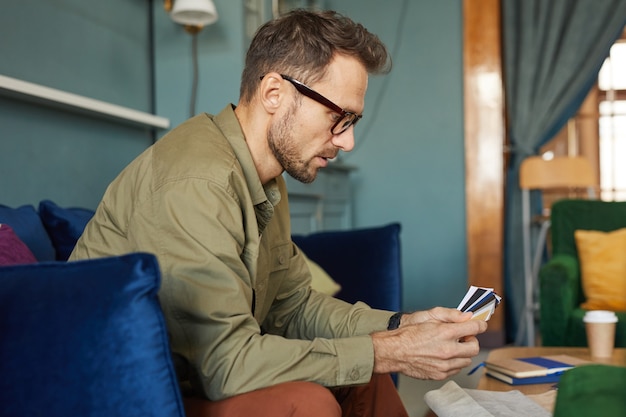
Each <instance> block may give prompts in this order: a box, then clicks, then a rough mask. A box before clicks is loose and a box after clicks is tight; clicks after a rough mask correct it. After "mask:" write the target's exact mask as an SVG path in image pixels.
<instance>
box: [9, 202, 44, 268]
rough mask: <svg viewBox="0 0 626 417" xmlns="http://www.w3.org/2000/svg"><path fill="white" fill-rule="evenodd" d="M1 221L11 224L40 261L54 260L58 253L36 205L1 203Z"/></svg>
mask: <svg viewBox="0 0 626 417" xmlns="http://www.w3.org/2000/svg"><path fill="white" fill-rule="evenodd" d="M0 223H5V224H8V225H9V226H11V228H12V229H13V231H14V232H15V234H16V235H17V236H18V237H19V238H20V240H21V241H22V242H24V243H25V244H26V246H28V248H29V249H30V250H31V252H32V253H33V255H35V258H37V260H38V261H40V262H45V261H54V260H55V258H56V253H55V250H54V246H52V242H51V241H50V238H49V237H48V234H47V233H46V229H45V228H44V226H43V224H42V223H41V219H40V218H39V214H37V210H35V207H33V206H31V205H25V206H21V207H18V208H11V207H7V206H3V205H0Z"/></svg>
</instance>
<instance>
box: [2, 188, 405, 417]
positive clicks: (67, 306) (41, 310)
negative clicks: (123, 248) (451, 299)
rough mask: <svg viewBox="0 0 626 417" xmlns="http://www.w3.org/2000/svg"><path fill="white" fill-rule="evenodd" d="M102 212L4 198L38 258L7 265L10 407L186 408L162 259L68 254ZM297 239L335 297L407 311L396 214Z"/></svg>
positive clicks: (94, 411) (115, 411) (76, 411)
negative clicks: (369, 224)
mask: <svg viewBox="0 0 626 417" xmlns="http://www.w3.org/2000/svg"><path fill="white" fill-rule="evenodd" d="M92 215H93V211H91V210H87V209H82V208H63V207H59V206H57V205H56V204H55V203H53V202H52V201H49V200H44V201H42V202H41V203H40V204H39V206H38V207H37V208H35V207H34V206H30V205H26V206H22V207H17V208H11V207H7V206H3V205H0V225H9V226H10V228H11V230H12V232H14V236H15V237H16V238H17V240H18V242H20V243H21V244H25V246H26V247H28V249H29V250H30V252H32V255H34V257H35V259H34V260H33V261H36V262H34V263H31V264H20V265H13V266H0V335H1V338H0V358H2V359H1V360H0V404H2V407H0V417H3V416H39V415H45V416H140V415H141V416H148V415H149V416H184V410H183V408H182V403H181V398H180V393H179V390H178V385H177V382H176V375H175V372H174V368H173V365H172V361H171V357H170V350H169V343H168V334H167V329H166V328H165V322H164V319H163V315H162V312H161V309H160V306H159V300H158V289H159V285H160V272H159V269H158V263H157V261H156V258H155V257H154V256H153V255H151V254H147V253H134V254H128V255H124V256H119V257H112V258H104V259H97V260H89V261H79V262H69V263H68V262H64V261H65V260H66V259H67V257H68V256H69V254H70V253H71V251H72V248H73V247H74V244H75V243H76V240H77V239H78V237H79V236H80V234H81V233H82V231H83V229H84V227H85V225H86V224H87V222H88V221H89V219H90V218H91V217H92ZM1 228H2V226H0V230H2V229H1ZM0 239H1V237H0ZM294 242H296V244H298V246H299V247H300V248H301V249H302V250H303V251H304V252H305V253H306V254H307V255H308V256H309V258H310V259H312V260H314V261H315V262H317V263H318V264H319V265H320V266H321V267H322V268H323V269H324V270H326V271H327V272H328V273H329V274H330V276H332V278H333V279H334V280H336V281H337V282H338V283H339V284H340V286H341V291H340V292H339V293H338V294H337V295H336V296H337V297H339V298H342V299H345V300H347V301H350V302H353V301H357V300H360V301H365V302H366V303H368V304H370V305H371V306H372V307H374V308H381V309H388V310H393V311H399V310H400V303H401V267H400V226H399V225H398V224H396V223H392V224H389V225H385V226H381V227H373V228H367V229H357V230H350V231H334V232H320V233H314V234H311V235H308V236H294ZM10 245H11V246H10V247H9V250H12V249H13V248H15V247H16V245H15V244H11V243H10ZM4 248H5V249H4V250H6V248H7V246H4ZM2 250H3V246H2V244H1V242H0V252H1V251H2ZM0 261H1V257H0Z"/></svg>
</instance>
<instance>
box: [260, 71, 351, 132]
mask: <svg viewBox="0 0 626 417" xmlns="http://www.w3.org/2000/svg"><path fill="white" fill-rule="evenodd" d="M280 76H281V77H282V78H283V79H284V80H286V81H289V82H290V83H291V84H293V86H294V87H295V88H296V90H298V92H299V93H300V94H302V95H304V96H306V97H308V98H310V99H311V100H315V101H317V102H318V103H320V104H322V105H324V106H326V107H328V108H329V109H331V110H332V111H334V112H335V113H337V114H339V119H338V120H337V121H336V122H335V124H334V125H333V126H332V127H331V128H330V133H332V134H333V135H340V134H342V133H343V132H345V131H346V130H348V129H349V128H350V126H354V125H356V124H357V122H358V121H359V120H361V118H362V117H363V115H362V114H356V113H354V112H351V111H347V110H344V109H342V108H341V107H339V106H338V105H336V104H335V103H333V102H332V101H330V100H329V99H327V98H326V97H324V96H323V95H321V94H320V93H318V92H317V91H315V90H313V89H312V88H311V87H309V86H307V85H306V84H304V83H301V82H300V81H298V80H296V79H294V78H291V77H290V76H288V75H285V74H280ZM263 77H265V76H262V77H261V79H263ZM341 122H343V123H342V124H341V125H340V123H341ZM338 126H339V129H338V130H335V129H337V127H338Z"/></svg>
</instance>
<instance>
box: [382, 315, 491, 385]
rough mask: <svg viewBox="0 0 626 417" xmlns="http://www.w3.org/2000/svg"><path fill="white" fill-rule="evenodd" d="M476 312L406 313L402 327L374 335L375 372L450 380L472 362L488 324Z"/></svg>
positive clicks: (401, 322) (401, 323)
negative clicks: (478, 338) (477, 318)
mask: <svg viewBox="0 0 626 417" xmlns="http://www.w3.org/2000/svg"><path fill="white" fill-rule="evenodd" d="M471 318H472V313H461V312H460V311H458V310H456V309H450V308H443V307H436V308H433V309H431V310H427V311H419V312H415V313H412V314H405V315H403V316H402V320H401V321H400V328H398V329H397V330H393V331H385V332H378V333H374V334H372V340H373V343H374V372H376V373H387V372H401V373H403V374H405V375H408V376H410V377H413V378H418V379H435V380H442V379H446V378H448V377H450V376H452V375H454V374H456V373H458V372H459V371H460V370H461V369H463V368H465V367H466V366H469V365H470V364H471V363H472V360H471V358H472V357H474V356H476V355H477V354H478V352H479V345H478V340H477V339H476V335H477V334H480V333H483V332H484V331H485V330H487V323H486V322H484V321H481V320H470V319H471Z"/></svg>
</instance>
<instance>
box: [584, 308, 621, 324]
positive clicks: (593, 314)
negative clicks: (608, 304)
mask: <svg viewBox="0 0 626 417" xmlns="http://www.w3.org/2000/svg"><path fill="white" fill-rule="evenodd" d="M583 321H584V322H585V323H617V315H616V314H615V313H614V312H612V311H606V310H591V311H587V312H586V313H585V317H584V318H583Z"/></svg>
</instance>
